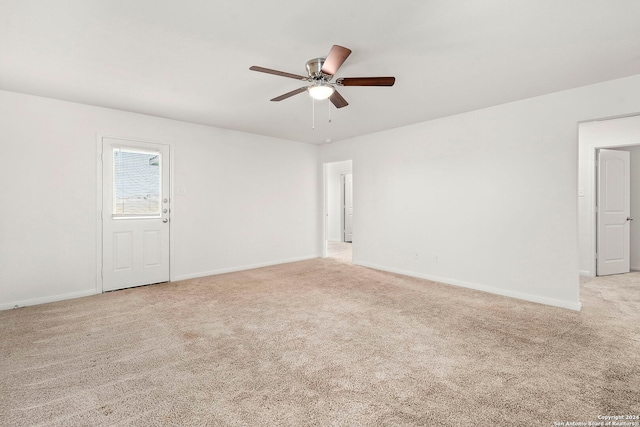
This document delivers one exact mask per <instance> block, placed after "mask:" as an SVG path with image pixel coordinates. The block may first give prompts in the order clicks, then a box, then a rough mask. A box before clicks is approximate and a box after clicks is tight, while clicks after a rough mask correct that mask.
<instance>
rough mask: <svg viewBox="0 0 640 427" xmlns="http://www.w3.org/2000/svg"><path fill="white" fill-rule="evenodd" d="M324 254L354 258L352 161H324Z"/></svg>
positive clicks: (346, 258) (348, 259)
mask: <svg viewBox="0 0 640 427" xmlns="http://www.w3.org/2000/svg"><path fill="white" fill-rule="evenodd" d="M324 187H325V233H324V235H325V256H326V257H327V258H334V259H337V260H339V261H342V262H348V263H352V262H353V240H354V238H353V162H352V161H351V160H345V161H341V162H333V163H326V164H325V186H324Z"/></svg>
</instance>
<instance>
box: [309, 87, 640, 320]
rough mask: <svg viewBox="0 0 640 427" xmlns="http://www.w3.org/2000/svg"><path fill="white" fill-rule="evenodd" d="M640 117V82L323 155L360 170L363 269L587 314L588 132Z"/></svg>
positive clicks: (392, 134) (414, 128)
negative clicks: (585, 127) (584, 150)
mask: <svg viewBox="0 0 640 427" xmlns="http://www.w3.org/2000/svg"><path fill="white" fill-rule="evenodd" d="M638 111H640V76H633V77H629V78H625V79H619V80H614V81H610V82H605V83H601V84H597V85H593V86H587V87H582V88H577V89H573V90H568V91H563V92H558V93H554V94H550V95H546V96H541V97H537V98H531V99H527V100H523V101H519V102H514V103H510V104H505V105H500V106H496V107H492V108H487V109H483V110H478V111H473V112H470V113H466V114H460V115H457V116H452V117H447V118H443V119H439V120H433V121H429V122H424V123H419V124H415V125H411V126H406V127H402V128H398V129H394V130H390V131H386V132H380V133H376V134H372V135H367V136H363V137H359V138H353V139H350V140H347V141H341V142H336V143H333V144H328V145H324V146H322V147H321V156H322V161H324V162H332V161H339V160H344V159H353V162H354V164H355V165H357V169H358V173H357V174H356V175H354V187H355V188H357V189H358V190H357V192H355V194H354V209H355V210H356V212H357V213H358V215H357V222H355V224H354V248H353V249H354V262H355V263H356V264H360V265H365V266H370V267H374V268H379V269H382V270H389V271H395V272H399V273H404V274H409V275H413V276H417V277H424V278H430V279H434V280H438V281H442V282H445V283H451V284H456V285H461V286H467V287H471V288H476V289H481V290H486V291H489V292H495V293H498V294H503V295H508V296H513V297H517V298H522V299H526V300H530V301H537V302H542V303H546V304H551V305H556V306H560V307H567V308H572V309H579V308H580V301H579V285H578V242H577V202H576V194H577V174H578V170H577V164H578V134H577V127H578V122H580V121H584V120H589V119H595V118H599V117H611V116H616V115H623V114H628V113H632V112H638ZM436 257H437V261H436Z"/></svg>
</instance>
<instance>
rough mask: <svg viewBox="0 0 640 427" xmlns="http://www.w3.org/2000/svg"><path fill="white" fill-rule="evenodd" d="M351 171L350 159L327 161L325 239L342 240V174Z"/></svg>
mask: <svg viewBox="0 0 640 427" xmlns="http://www.w3.org/2000/svg"><path fill="white" fill-rule="evenodd" d="M347 172H352V162H351V160H344V161H342V162H334V163H328V164H327V167H326V180H327V240H329V241H331V242H341V241H343V236H342V199H341V197H342V191H341V189H340V187H341V184H342V174H344V173H347Z"/></svg>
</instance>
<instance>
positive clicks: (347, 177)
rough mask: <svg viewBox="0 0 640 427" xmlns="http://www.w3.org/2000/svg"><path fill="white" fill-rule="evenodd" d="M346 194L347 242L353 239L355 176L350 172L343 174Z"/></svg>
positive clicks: (345, 224)
mask: <svg viewBox="0 0 640 427" xmlns="http://www.w3.org/2000/svg"><path fill="white" fill-rule="evenodd" d="M342 179H343V185H344V191H343V192H342V194H344V199H343V204H342V207H343V218H344V219H343V223H344V230H343V239H344V241H345V242H351V241H352V240H353V229H352V227H353V178H352V175H351V174H350V173H347V174H344V175H343V178H342Z"/></svg>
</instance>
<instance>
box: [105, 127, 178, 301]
mask: <svg viewBox="0 0 640 427" xmlns="http://www.w3.org/2000/svg"><path fill="white" fill-rule="evenodd" d="M105 138H108V139H119V140H121V141H124V142H126V141H131V142H132V143H134V144H135V143H136V142H144V143H149V144H162V145H167V146H169V197H170V198H171V221H172V222H173V221H174V220H175V210H174V209H173V208H174V206H175V198H174V197H173V164H174V163H173V144H172V143H169V142H158V141H150V140H145V139H142V138H129V137H122V136H113V135H110V134H98V135H96V165H97V166H96V293H97V294H101V293H102V292H103V280H102V202H103V200H102V188H103V177H102V147H103V140H104V139H105ZM173 233H174V227H169V280H170V281H173V280H174V276H175V273H174V268H173V260H174V256H173V250H174V249H173V246H174V245H172V244H171V242H172V241H174V237H173Z"/></svg>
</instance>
